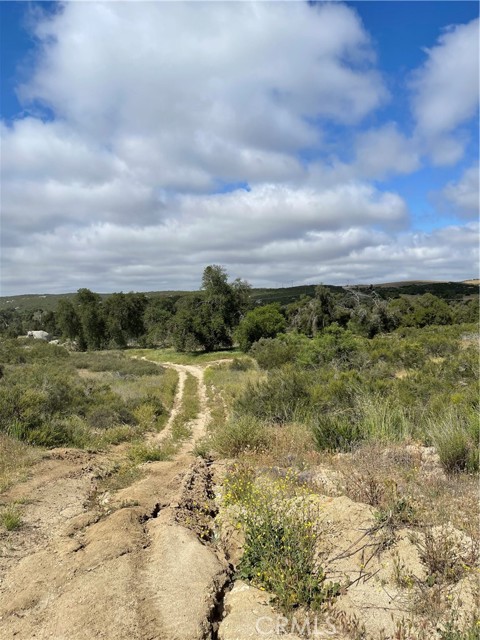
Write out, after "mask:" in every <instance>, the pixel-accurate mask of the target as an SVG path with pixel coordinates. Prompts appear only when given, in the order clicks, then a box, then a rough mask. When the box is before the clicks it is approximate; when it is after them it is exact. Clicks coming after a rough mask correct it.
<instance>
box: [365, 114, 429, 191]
mask: <svg viewBox="0 0 480 640" xmlns="http://www.w3.org/2000/svg"><path fill="white" fill-rule="evenodd" d="M355 151H356V159H355V169H356V171H357V172H358V173H360V175H361V176H362V177H365V178H367V177H372V178H380V177H383V176H386V175H389V174H391V173H397V174H398V173H412V172H414V171H416V170H417V169H418V168H419V167H420V154H419V153H418V150H417V149H416V147H415V144H414V142H413V141H412V140H409V139H408V138H406V137H405V136H404V135H403V134H402V133H401V132H400V131H399V130H398V127H397V125H396V124H395V123H392V122H390V123H387V124H386V125H384V126H382V127H379V128H378V129H371V130H369V131H366V132H364V133H361V134H359V135H358V136H357V140H356V149H355Z"/></svg>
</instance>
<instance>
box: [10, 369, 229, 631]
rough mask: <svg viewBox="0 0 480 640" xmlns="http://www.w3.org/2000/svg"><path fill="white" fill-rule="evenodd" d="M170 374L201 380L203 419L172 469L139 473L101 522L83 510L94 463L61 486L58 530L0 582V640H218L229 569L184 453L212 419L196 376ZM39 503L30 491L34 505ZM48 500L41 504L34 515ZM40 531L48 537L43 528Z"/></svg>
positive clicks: (55, 505) (199, 473)
mask: <svg viewBox="0 0 480 640" xmlns="http://www.w3.org/2000/svg"><path fill="white" fill-rule="evenodd" d="M171 366H173V367H174V368H175V369H177V370H178V371H179V376H180V377H184V379H185V377H186V374H187V372H188V373H191V374H192V375H195V377H196V378H197V379H198V381H199V385H198V389H199V399H200V412H199V415H198V416H197V418H196V419H195V420H194V421H192V424H191V425H190V427H191V431H192V439H191V440H189V441H187V442H185V443H184V445H183V446H182V447H181V449H180V451H179V452H178V454H177V455H176V456H175V457H174V459H173V460H171V461H166V462H156V463H150V464H147V465H144V467H145V470H146V475H145V477H144V478H142V479H141V480H139V481H137V482H135V483H134V484H132V485H131V486H129V487H127V488H125V489H122V490H121V491H119V492H117V494H116V495H115V500H114V501H113V502H112V503H111V505H110V509H111V513H107V514H106V515H105V514H101V513H99V512H98V509H97V510H96V509H95V508H92V506H91V505H90V506H87V507H85V505H88V493H89V491H90V489H91V487H89V482H90V483H91V480H92V478H91V476H94V471H92V469H93V468H94V465H95V461H94V460H92V459H89V460H88V464H86V465H85V464H84V465H83V467H82V466H81V465H78V466H79V468H75V469H73V470H72V471H71V474H73V475H69V474H68V473H67V474H66V475H65V477H63V478H62V482H63V485H64V489H63V491H62V493H61V494H60V495H59V496H58V498H57V501H56V502H55V501H53V502H52V503H51V504H50V507H51V509H53V510H54V511H55V510H56V511H58V514H59V516H58V518H57V520H58V522H56V523H55V524H54V525H53V526H52V527H51V530H50V531H49V533H48V535H46V536H45V537H43V538H42V539H41V540H40V541H39V543H38V544H36V545H34V546H32V547H31V548H28V544H27V545H26V547H25V549H24V553H19V555H18V557H16V558H15V559H14V560H13V561H12V562H11V563H10V565H9V566H8V567H7V568H6V570H5V572H4V575H3V576H2V582H1V583H0V638H1V639H2V640H3V639H4V638H5V639H7V638H12V639H13V638H22V639H25V640H28V639H29V638H54V639H55V640H63V639H65V640H67V639H68V640H80V639H82V640H91V638H93V637H95V638H107V639H110V638H111V639H112V640H114V639H115V640H117V639H123V638H125V640H126V639H127V638H128V639H129V640H132V639H133V640H147V639H148V640H197V639H198V640H205V639H207V638H209V639H215V637H216V629H217V626H218V625H217V623H218V621H219V619H220V617H221V612H222V602H223V595H224V593H225V591H226V590H227V589H228V587H229V584H230V577H231V567H230V566H229V564H228V562H227V560H226V559H225V557H224V555H223V552H222V551H221V550H220V549H218V548H217V546H216V545H215V543H214V535H213V520H214V517H215V515H216V508H215V502H214V499H213V498H214V486H213V478H212V474H211V470H210V468H209V464H208V463H207V462H205V461H203V460H200V459H194V458H193V456H192V454H191V449H192V447H193V445H194V443H195V441H196V440H197V439H198V438H200V437H202V436H203V435H204V433H205V429H206V425H207V422H208V419H209V412H208V405H207V395H206V389H205V384H204V380H203V369H202V368H201V367H196V366H189V365H171ZM182 374H183V376H182ZM182 395H183V384H179V385H178V391H177V397H176V399H175V404H174V411H175V407H176V413H174V411H172V414H173V418H172V417H171V419H170V421H169V424H167V427H166V429H165V430H164V432H165V433H168V431H169V429H170V427H171V424H172V422H173V420H174V417H175V415H177V414H178V411H180V410H181V405H182ZM162 437H165V436H164V435H163V434H162ZM82 469H84V470H83V471H82ZM88 469H89V470H88ZM75 474H77V477H75ZM78 474H80V477H81V478H83V480H82V483H83V484H82V483H80V486H79V484H78ZM57 484H58V482H57V480H56V479H53V480H52V482H51V483H48V482H47V483H46V484H44V485H43V486H42V489H43V490H44V491H45V490H46V488H48V487H49V486H50V485H51V487H52V491H53V488H54V487H55V486H56V485H57ZM47 493H48V491H47ZM74 493H75V494H78V495H77V498H76V502H75V507H74V509H73V511H71V512H69V513H68V512H63V515H62V511H61V510H62V509H65V508H68V506H69V505H68V504H62V501H66V502H68V499H69V496H73V494H74ZM36 495H37V494H36V493H35V491H33V500H34V504H35V498H36ZM45 499H48V495H44V496H43V498H42V499H41V500H40V506H39V505H38V504H37V505H36V508H37V510H38V509H41V505H42V504H43V503H44V501H45ZM42 501H43V502H42ZM81 503H83V506H82V507H81V506H80V505H81ZM29 508H30V507H28V506H27V508H26V512H27V513H28V509H29ZM32 509H33V505H32ZM33 526H34V523H32V527H33ZM44 526H46V528H47V529H48V523H47V522H45V523H44ZM28 535H29V531H28V528H27V529H26V530H24V531H19V532H18V535H17V536H16V537H15V536H13V537H12V538H11V539H10V544H11V545H12V546H15V545H21V542H20V541H21V540H22V538H25V537H28Z"/></svg>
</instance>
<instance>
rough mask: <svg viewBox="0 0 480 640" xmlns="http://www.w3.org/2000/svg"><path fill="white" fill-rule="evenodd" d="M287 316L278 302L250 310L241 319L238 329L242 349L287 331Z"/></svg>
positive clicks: (237, 334)
mask: <svg viewBox="0 0 480 640" xmlns="http://www.w3.org/2000/svg"><path fill="white" fill-rule="evenodd" d="M285 327H286V322H285V318H284V317H283V315H282V314H281V312H280V305H279V304H278V303H273V304H267V305H265V306H263V307H257V308H256V309H253V310H252V311H249V312H248V313H247V314H246V315H245V316H244V317H243V318H242V320H241V321H240V324H239V325H238V327H237V329H236V331H235V339H236V340H237V342H238V344H239V346H240V349H241V350H242V351H248V350H249V349H250V347H251V346H252V345H253V344H254V342H257V340H260V338H275V336H276V335H277V334H279V333H282V332H283V331H285Z"/></svg>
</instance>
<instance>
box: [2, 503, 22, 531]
mask: <svg viewBox="0 0 480 640" xmlns="http://www.w3.org/2000/svg"><path fill="white" fill-rule="evenodd" d="M0 525H1V526H2V527H4V528H5V529H6V530H7V531H16V530H17V529H20V527H21V526H22V517H21V515H20V511H19V509H18V506H17V505H16V504H11V505H7V506H5V507H3V509H1V510H0Z"/></svg>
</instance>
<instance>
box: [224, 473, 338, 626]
mask: <svg viewBox="0 0 480 640" xmlns="http://www.w3.org/2000/svg"><path fill="white" fill-rule="evenodd" d="M257 482H258V481H257ZM257 482H255V481H254V480H253V479H252V478H251V476H249V475H248V474H246V473H239V474H233V475H231V476H227V479H226V482H225V485H224V488H225V494H224V495H225V502H226V504H227V505H228V504H232V503H235V502H239V504H240V506H241V507H242V509H241V515H240V517H239V518H240V525H241V526H242V527H243V530H244V533H245V544H244V553H243V556H242V559H241V561H240V564H239V567H238V575H239V577H241V578H243V579H245V580H249V581H250V582H252V583H253V584H254V585H256V586H257V587H260V588H261V589H264V590H266V591H269V592H271V593H273V594H274V595H275V600H276V604H277V605H278V606H279V608H280V609H281V610H282V611H284V612H285V613H288V612H291V611H292V610H293V609H295V608H296V607H299V606H304V607H309V608H312V609H315V608H318V607H319V606H321V605H322V604H323V603H324V602H325V601H327V600H328V599H329V598H331V597H333V596H334V595H336V594H337V593H338V589H339V585H337V584H332V583H328V582H327V581H326V577H325V573H324V571H323V569H322V567H321V566H320V564H319V562H318V558H317V553H316V539H317V535H319V531H318V529H317V527H318V525H317V515H318V514H317V513H316V509H315V506H314V505H313V504H312V503H310V502H308V500H307V499H306V496H303V495H301V493H302V492H301V490H300V489H298V488H296V487H295V483H294V482H293V481H292V479H291V478H290V477H288V476H287V478H285V479H283V480H280V481H275V482H273V481H268V482H265V483H262V484H261V485H259V484H257Z"/></svg>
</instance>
